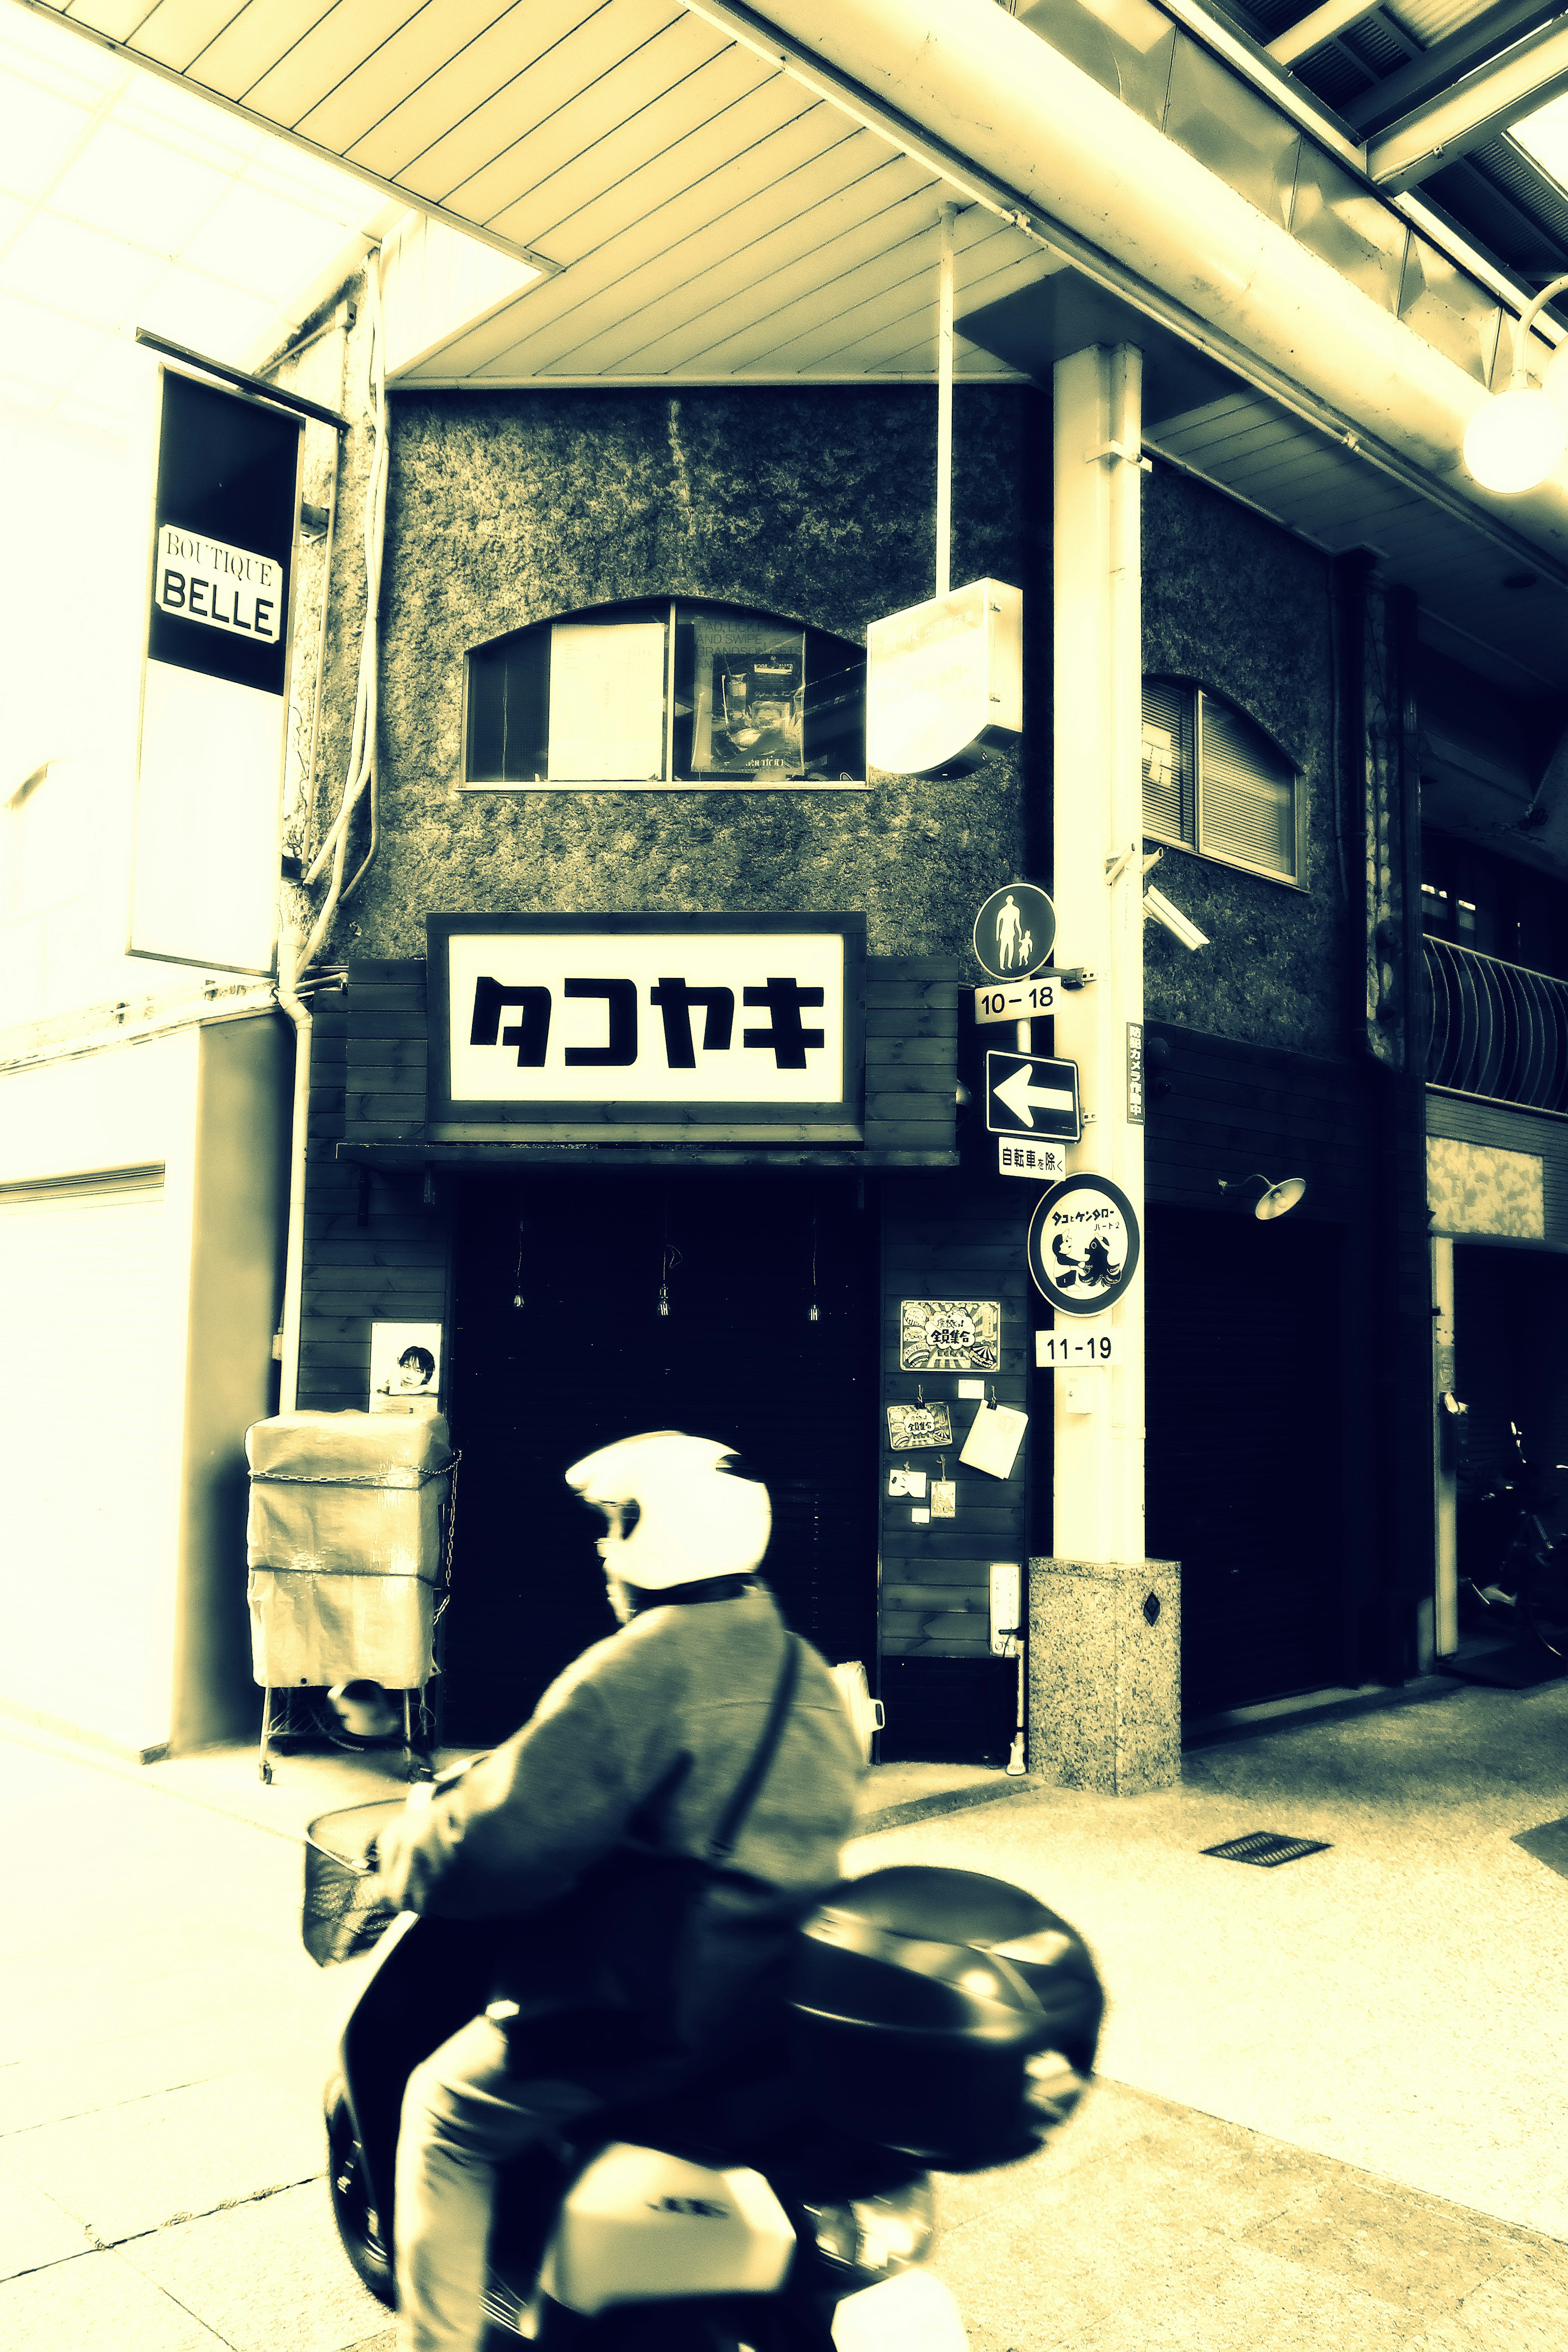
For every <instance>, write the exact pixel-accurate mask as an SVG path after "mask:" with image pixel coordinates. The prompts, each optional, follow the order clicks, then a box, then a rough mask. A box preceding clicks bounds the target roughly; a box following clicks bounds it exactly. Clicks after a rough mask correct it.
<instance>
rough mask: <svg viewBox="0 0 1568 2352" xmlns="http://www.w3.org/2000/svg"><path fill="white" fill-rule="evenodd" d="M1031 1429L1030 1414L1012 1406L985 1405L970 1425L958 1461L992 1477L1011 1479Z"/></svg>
mask: <svg viewBox="0 0 1568 2352" xmlns="http://www.w3.org/2000/svg"><path fill="white" fill-rule="evenodd" d="M1028 1426H1029V1416H1028V1414H1027V1413H1026V1412H1017V1411H1016V1408H1015V1407H1014V1406H1012V1405H1010V1404H983V1405H982V1406H981V1408H980V1410H979V1412H977V1413H976V1414H975V1416H974V1419H973V1422H972V1423H970V1429H969V1434H968V1436H967V1437H966V1438H965V1439H964V1441H963V1453H962V1454H960V1455H959V1457H958V1458H959V1460H960V1461H961V1462H966V1463H967V1464H968V1465H969V1467H970V1468H971V1469H972V1470H984V1471H985V1472H986V1473H987V1474H988V1475H990V1476H991V1477H993V1478H1010V1477H1011V1476H1012V1475H1013V1465H1014V1463H1015V1461H1016V1459H1017V1454H1018V1447H1019V1445H1020V1444H1022V1442H1023V1436H1024V1432H1025V1431H1026V1429H1027V1427H1028Z"/></svg>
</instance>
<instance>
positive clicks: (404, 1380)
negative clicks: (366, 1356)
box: [370, 1323, 441, 1413]
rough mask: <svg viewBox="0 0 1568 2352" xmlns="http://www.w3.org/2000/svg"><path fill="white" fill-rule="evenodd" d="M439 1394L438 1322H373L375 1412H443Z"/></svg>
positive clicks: (371, 1372)
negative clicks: (440, 1410)
mask: <svg viewBox="0 0 1568 2352" xmlns="http://www.w3.org/2000/svg"><path fill="white" fill-rule="evenodd" d="M440 1392H441V1326H440V1325H439V1323H373V1324H372V1325H371V1327H370V1409H371V1411H372V1412H408V1413H425V1412H438V1411H439V1409H440V1406H439V1399H440Z"/></svg>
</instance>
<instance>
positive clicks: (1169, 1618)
mask: <svg viewBox="0 0 1568 2352" xmlns="http://www.w3.org/2000/svg"><path fill="white" fill-rule="evenodd" d="M1028 1759H1029V1769H1030V1770H1031V1771H1032V1772H1041V1773H1044V1774H1047V1776H1049V1777H1050V1778H1052V1779H1054V1780H1057V1781H1058V1783H1059V1784H1060V1786H1061V1787H1063V1788H1064V1789H1098V1790H1101V1791H1102V1792H1103V1793H1104V1794H1105V1795H1107V1796H1116V1797H1135V1796H1138V1795H1140V1794H1141V1793H1142V1791H1143V1790H1146V1789H1168V1788H1170V1787H1171V1786H1172V1784H1173V1782H1175V1781H1177V1780H1180V1778H1181V1772H1182V1570H1181V1562H1180V1561H1179V1560H1173V1559H1135V1560H1087V1559H1032V1560H1031V1561H1030V1562H1029V1682H1028Z"/></svg>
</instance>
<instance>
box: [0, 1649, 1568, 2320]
mask: <svg viewBox="0 0 1568 2352" xmlns="http://www.w3.org/2000/svg"><path fill="white" fill-rule="evenodd" d="M1565 1730H1568V1693H1564V1692H1563V1689H1562V1688H1561V1687H1560V1686H1555V1685H1553V1686H1550V1687H1549V1688H1548V1689H1547V1690H1545V1691H1542V1692H1534V1693H1521V1694H1513V1693H1500V1692H1492V1691H1467V1692H1462V1693H1460V1694H1458V1695H1457V1696H1455V1698H1453V1699H1452V1700H1445V1701H1442V1702H1440V1703H1436V1704H1434V1705H1430V1706H1421V1707H1415V1708H1410V1709H1407V1710H1404V1711H1402V1713H1401V1714H1400V1715H1398V1716H1374V1717H1363V1718H1361V1719H1359V1720H1358V1721H1355V1722H1351V1723H1346V1724H1336V1725H1323V1726H1313V1727H1306V1728H1304V1729H1300V1730H1293V1731H1290V1732H1286V1733H1276V1734H1273V1735H1272V1736H1271V1737H1269V1738H1266V1739H1255V1740H1249V1741H1247V1742H1244V1743H1241V1744H1238V1745H1235V1746H1230V1747H1226V1748H1217V1749H1210V1750H1205V1751H1202V1752H1201V1753H1199V1754H1196V1755H1194V1756H1192V1757H1189V1759H1188V1761H1187V1775H1186V1780H1185V1782H1184V1787H1183V1788H1182V1789H1181V1790H1170V1791H1165V1792H1163V1793H1162V1794H1161V1795H1159V1796H1156V1797H1152V1798H1140V1799H1133V1800H1130V1801H1129V1800H1122V1801H1114V1800H1109V1799H1101V1798H1095V1797H1090V1796H1085V1795H1083V1794H1081V1793H1078V1792H1071V1791H1066V1790H1053V1789H1045V1790H1034V1791H1032V1792H1030V1793H1027V1794H1025V1795H1021V1796H1020V1795H1016V1794H1015V1795H1014V1796H1013V1798H1012V1799H1011V1801H1008V1802H1007V1803H1005V1804H997V1805H994V1806H983V1807H976V1808H973V1809H971V1810H969V1811H963V1812H957V1813H952V1814H950V1815H947V1816H945V1817H942V1818H938V1819H930V1820H926V1821H922V1822H917V1823H914V1824H912V1825H910V1826H908V1827H902V1828H896V1829H893V1830H890V1831H885V1832H880V1833H879V1834H877V1835H875V1836H874V1837H868V1838H866V1839H863V1840H862V1841H861V1842H860V1843H858V1845H857V1847H856V1848H854V1849H853V1850H852V1861H853V1863H854V1864H855V1866H858V1867H862V1868H863V1867H866V1866H868V1865H870V1864H875V1863H876V1862H879V1861H883V1860H887V1861H892V1860H903V1859H909V1858H913V1857H914V1856H916V1855H919V1856H920V1857H921V1858H922V1859H927V1860H931V1861H939V1862H949V1863H953V1864H963V1865H965V1866H968V1867H973V1868H982V1869H990V1870H993V1871H995V1872H997V1873H998V1874H1003V1875H1007V1876H1013V1877H1016V1878H1019V1879H1020V1880H1024V1881H1026V1882H1027V1883H1030V1884H1033V1885H1037V1886H1039V1888H1040V1889H1041V1891H1042V1892H1044V1893H1047V1895H1049V1896H1050V1897H1051V1899H1053V1900H1055V1901H1056V1902H1057V1903H1058V1905H1059V1906H1060V1907H1061V1908H1062V1909H1063V1910H1064V1911H1066V1912H1067V1913H1068V1916H1072V1917H1074V1918H1075V1919H1076V1920H1078V1921H1079V1924H1080V1925H1081V1926H1082V1927H1084V1929H1085V1931H1086V1932H1087V1933H1088V1934H1089V1937H1090V1938H1091V1941H1093V1943H1094V1944H1095V1947H1096V1949H1097V1951H1098V1952H1099V1955H1100V1960H1101V1965H1102V1968H1103V1969H1104V1971H1105V1974H1106V1977H1107V1980H1108V1983H1109V1984H1110V1990H1111V1994H1112V2002H1113V2007H1112V2012H1111V2017H1110V2026H1109V2029H1108V2033H1107V2038H1106V2044H1105V2050H1104V2053H1103V2055H1104V2060H1105V2065H1106V2070H1107V2075H1108V2077H1110V2079H1106V2080H1103V2081H1102V2082H1101V2084H1100V2086H1099V2088H1098V2089H1097V2091H1096V2092H1095V2094H1094V2095H1093V2096H1092V2097H1091V2099H1090V2100H1089V2102H1088V2103H1087V2105H1086V2108H1085V2110H1084V2112H1083V2114H1082V2115H1081V2116H1080V2117H1079V2118H1078V2119H1077V2120H1076V2121H1075V2123H1074V2125H1073V2126H1072V2127H1071V2129H1070V2130H1069V2131H1068V2132H1067V2133H1065V2134H1063V2135H1062V2136H1061V2137H1060V2138H1059V2139H1058V2143H1057V2144H1056V2145H1055V2146H1053V2147H1052V2148H1050V2149H1049V2150H1047V2151H1046V2152H1045V2153H1044V2154H1043V2155H1042V2156H1041V2157H1039V2158H1036V2159H1035V2160H1034V2161H1033V2162H1032V2163H1030V2164H1028V2165H1026V2166H1021V2167H1017V2168H1014V2169H1012V2170H1009V2171H1005V2172H1003V2173H997V2174H989V2175H982V2176H979V2177H977V2178H975V2179H967V2180H954V2181H949V2182H946V2183H944V2184H943V2194H942V2203H943V2218H944V2235H943V2242H942V2252H941V2258H940V2267H941V2269H942V2273H943V2274H944V2275H945V2276H946V2277H947V2278H948V2279H949V2281H950V2283H951V2284H952V2286H953V2288H954V2290H955V2292H956V2293H957V2294H958V2295H959V2298H960V2301H961V2304H962V2305H963V2310H964V2312H965V2315H966V2318H967V2320H968V2322H969V2325H970V2328H971V2336H972V2341H973V2346H974V2352H1056V2347H1064V2352H1065V2347H1068V2346H1069V2345H1070V2346H1072V2347H1079V2352H1144V2347H1166V2346H1169V2347H1194V2352H1232V2347H1236V2352H1253V2347H1265V2346H1267V2347H1298V2346H1300V2347H1308V2346H1310V2347H1313V2352H1339V2347H1345V2352H1360V2347H1384V2346H1390V2347H1393V2346H1399V2347H1408V2352H1455V2348H1456V2347H1470V2352H1490V2347H1506V2352H1512V2347H1516V2346H1517V2347H1532V2352H1535V2348H1536V2347H1540V2352H1544V2347H1554V2352H1555V2347H1561V2346H1563V2344H1568V2178H1565V2173H1564V2156H1563V2147H1562V2145H1561V2134H1560V2132H1559V2131H1558V2129H1557V2127H1556V2113H1557V2109H1558V2107H1559V2106H1560V2103H1561V2093H1560V2082H1561V2068H1560V2053H1561V2045H1562V2036H1561V2016H1562V1986H1563V1982H1564V1981H1565V1980H1568V1977H1565V1972H1564V1969H1563V1960H1564V1958H1565V1956H1568V1955H1565V1952H1564V1940H1565V1937H1568V1878H1564V1877H1563V1875H1561V1874H1559V1872H1558V1870H1557V1869H1556V1868H1555V1867H1553V1866H1552V1862H1551V1861H1550V1859H1548V1860H1545V1861H1543V1860H1542V1859H1541V1858H1540V1853H1532V1852H1531V1851H1529V1850H1528V1849H1527V1848H1526V1847H1523V1846H1521V1845H1519V1844H1517V1843H1514V1841H1515V1839H1516V1838H1517V1837H1518V1835H1519V1834H1520V1833H1521V1832H1526V1831H1529V1830H1531V1829H1533V1828H1535V1827H1537V1826H1539V1825H1541V1824H1542V1823H1544V1822H1549V1821H1553V1820H1558V1819H1561V1818H1562V1817H1563V1815H1564V1814H1565V1813H1568V1790H1565V1789H1564V1787H1563V1777H1564V1776H1563V1735H1564V1732H1565ZM928 1779H929V1776H928ZM926 1785H927V1783H926V1782H925V1781H922V1782H921V1789H922V1790H923V1789H924V1788H925V1786H926ZM385 1786H386V1782H385V1780H384V1777H382V1776H381V1775H380V1774H379V1772H378V1771H377V1769H375V1768H374V1767H364V1766H356V1765H344V1764H342V1762H341V1760H340V1759H328V1760H326V1761H325V1762H322V1761H321V1760H320V1759H318V1760H316V1761H314V1762H312V1761H310V1760H309V1759H289V1760H286V1761H285V1762H284V1763H283V1764H282V1765H281V1766H280V1767H279V1780H278V1781H277V1783H275V1785H274V1788H273V1789H272V1790H266V1791H263V1790H259V1789H258V1786H257V1784H256V1782H255V1779H254V1766H253V1765H251V1764H248V1763H247V1759H245V1758H244V1757H243V1756H235V1757H230V1758H227V1759H225V1758H222V1757H218V1758H208V1759H185V1760H182V1761H179V1762H176V1763H174V1764H172V1765H167V1766H161V1767H154V1768H152V1769H150V1770H148V1771H144V1772H142V1773H137V1772H135V1771H133V1770H132V1769H128V1768H121V1767H116V1766H112V1765H107V1764H101V1763H96V1762H93V1761H90V1760H87V1759H83V1757H82V1756H80V1755H79V1754H75V1753H71V1752H69V1751H67V1750H64V1749H62V1748H59V1747H58V1745H51V1744H50V1743H48V1742H47V1741H42V1740H37V1739H26V1738H24V1739H18V1740H14V1741H13V1740H7V1741H5V1742H4V1743H0V1824H3V1826H4V1829H5V1835H6V1841H7V1844H6V1850H7V1854H8V1858H9V1862H10V1865H11V1866H10V1869H9V1871H8V1874H7V1879H8V1894H9V1896H10V1899H9V1900H8V1904H7V1907H6V1912H5V1919H4V1922H3V1924H0V2189H3V2190H4V2193H3V2194H0V2343H4V2344H5V2345H6V2346H7V2347H9V2346H12V2345H15V2346H16V2347H26V2352H100V2347H101V2352H143V2347H146V2352H211V2348H212V2347H232V2352H349V2347H353V2348H354V2352H389V2347H390V2346H391V2342H392V2336H391V2332H390V2329H389V2326H388V2323H387V2318H386V2315H385V2313H384V2311H383V2310H382V2308H381V2306H380V2305H377V2304H376V2303H375V2302H374V2300H373V2299H372V2298H371V2297H370V2296H369V2295H367V2294H365V2293H364V2292H363V2290H362V2289H361V2288H360V2287H359V2285H358V2284H357V2283H356V2282H355V2280H354V2279H353V2275H352V2273H350V2272H349V2271H348V2269H347V2267H346V2265H345V2264H344V2263H343V2262H342V2258H341V2256H340V2254H339V2252H338V2251H337V2247H336V2242H335V2239H334V2236H333V2232H332V2228H331V2219H330V2215H329V2212H328V2209H327V2201H326V2190H325V2186H324V2182H323V2179H322V2174H321V2168H322V2147H321V2129H320V2122H319V2095H320V2087H321V2077H322V2074H323V2073H324V2072H325V2066H326V2062H327V2058H328V2056H329V2054H330V2051H331V2043H332V2041H333V2038H334V2035H335V2031H336V2023H337V2020H338V2018H339V2016H340V2015H341V2012H342V2008H343V2006H344V2005H345V2003H346V2001H347V2000H348V1999H349V1998H350V1997H352V1992H353V1985H354V1982H355V1980H356V1978H357V1973H358V1971H357V1970H353V1969H348V1970H337V1971H329V1972H325V1973H323V1972H321V1971H318V1970H317V1969H314V1968H313V1967H312V1966H311V1964H310V1961H309V1960H308V1959H307V1958H305V1956H304V1954H303V1952H302V1951H301V1950H300V1946H299V1944H298V1941H297V1937H296V1918H297V1908H298V1896H299V1880H300V1846H299V1843H298V1838H299V1832H300V1827H301V1825H302V1823H303V1822H304V1820H305V1819H307V1818H308V1817H309V1815H310V1813H311V1812H313V1811H318V1810H322V1809H324V1808H325V1807H326V1806H327V1805H329V1804H331V1803H332V1802H334V1801H336V1802H352V1801H355V1799H356V1798H363V1797H368V1796H370V1795H372V1794H374V1793H377V1792H378V1790H384V1788H385ZM883 1793H896V1794H900V1795H901V1794H902V1793H903V1792H902V1790H899V1791H889V1790H885V1791H884V1792H883ZM1255 1827H1268V1828H1279V1829H1283V1830H1287V1831H1291V1832H1301V1833H1302V1834H1305V1835H1311V1836H1320V1837H1323V1838H1327V1839H1329V1840H1331V1842H1332V1846H1331V1853H1328V1854H1321V1855H1314V1856H1311V1857H1309V1858H1308V1859H1307V1860H1305V1861H1302V1862H1300V1863H1297V1864H1289V1865H1287V1867H1286V1868H1285V1869H1284V1870H1282V1871H1279V1872H1264V1871H1258V1870H1251V1869H1247V1868H1243V1867H1241V1866H1238V1865H1236V1864H1223V1863H1219V1862H1214V1861H1210V1860H1208V1859H1206V1858H1205V1857H1203V1856H1201V1855H1200V1854H1199V1853H1197V1851H1196V1850H1197V1848H1198V1847H1199V1846H1200V1845H1203V1844H1212V1843H1215V1841H1216V1840H1217V1839H1218V1838H1220V1837H1223V1836H1226V1835H1228V1834H1231V1833H1234V1832H1237V1831H1238V1830H1242V1829H1248V1828H1255ZM1536 1844H1537V1845H1538V1846H1539V1847H1540V1848H1541V1849H1542V1851H1543V1852H1545V1853H1548V1855H1550V1854H1551V1853H1552V1852H1553V1851H1554V1849H1553V1848H1552V1842H1551V1840H1550V1839H1548V1840H1545V1841H1536Z"/></svg>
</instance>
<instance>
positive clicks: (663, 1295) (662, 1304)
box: [658, 1282, 669, 1316]
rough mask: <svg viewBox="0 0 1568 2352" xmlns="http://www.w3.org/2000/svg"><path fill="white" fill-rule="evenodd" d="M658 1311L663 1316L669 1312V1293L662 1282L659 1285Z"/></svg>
mask: <svg viewBox="0 0 1568 2352" xmlns="http://www.w3.org/2000/svg"><path fill="white" fill-rule="evenodd" d="M658 1312H659V1313H660V1315H662V1316H668V1313H669V1293H668V1290H667V1289H666V1288H665V1286H664V1285H663V1283H662V1282H661V1283H660V1284H659V1286H658Z"/></svg>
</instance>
